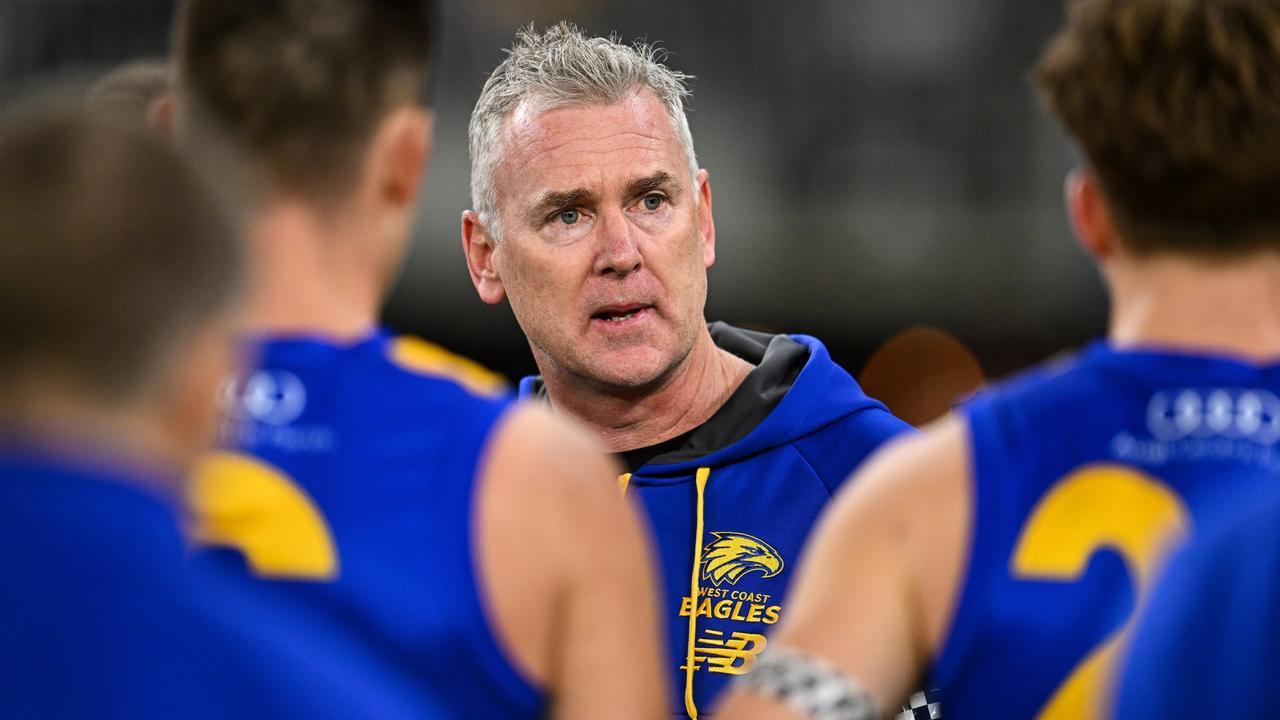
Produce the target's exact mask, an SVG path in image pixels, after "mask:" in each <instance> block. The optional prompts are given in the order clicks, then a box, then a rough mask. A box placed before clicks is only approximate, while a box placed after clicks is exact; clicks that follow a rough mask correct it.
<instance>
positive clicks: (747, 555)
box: [702, 532, 782, 587]
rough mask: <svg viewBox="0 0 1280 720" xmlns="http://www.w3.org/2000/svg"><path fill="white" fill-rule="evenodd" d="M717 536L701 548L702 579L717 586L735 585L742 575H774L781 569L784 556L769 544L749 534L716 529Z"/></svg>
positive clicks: (714, 533) (715, 534)
mask: <svg viewBox="0 0 1280 720" xmlns="http://www.w3.org/2000/svg"><path fill="white" fill-rule="evenodd" d="M711 534H712V535H714V536H715V537H716V539H715V540H714V541H713V542H711V543H709V544H707V546H706V547H704V548H702V579H703V580H710V581H711V583H712V584H713V585H715V586H717V587H719V586H720V584H721V583H723V582H726V581H728V583H729V584H730V585H736V584H737V583H738V580H740V579H742V576H743V575H746V574H747V573H752V572H758V573H763V574H764V577H767V578H771V577H773V576H774V575H777V574H778V573H780V572H782V556H781V555H779V554H778V551H777V550H774V549H773V547H772V546H770V545H769V543H767V542H765V541H763V540H761V539H760V538H757V537H752V536H750V535H747V534H746V533H736V532H713V533H711Z"/></svg>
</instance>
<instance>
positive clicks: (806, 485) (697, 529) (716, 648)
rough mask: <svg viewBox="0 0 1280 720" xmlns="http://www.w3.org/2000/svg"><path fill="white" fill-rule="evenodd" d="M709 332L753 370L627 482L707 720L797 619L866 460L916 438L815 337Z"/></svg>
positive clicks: (690, 688) (672, 634) (631, 461)
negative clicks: (828, 521)
mask: <svg viewBox="0 0 1280 720" xmlns="http://www.w3.org/2000/svg"><path fill="white" fill-rule="evenodd" d="M710 330H711V337H712V339H713V340H714V341H715V343H716V345H717V346H718V347H720V348H722V349H724V350H726V351H728V352H731V353H733V354H735V355H737V356H739V357H741V358H742V359H744V360H746V361H747V362H750V363H751V364H753V365H755V366H756V367H755V369H754V370H752V372H751V373H750V374H749V375H748V376H747V378H746V379H745V380H744V381H743V383H742V385H741V386H740V387H739V388H738V389H737V390H736V391H735V392H734V394H733V395H732V396H731V397H730V398H729V400H728V401H726V402H725V404H724V405H723V406H722V407H721V408H720V410H719V411H717V412H716V413H715V415H713V416H712V417H711V418H710V419H709V420H708V421H707V422H706V423H704V424H703V425H701V426H699V427H697V428H695V429H694V430H693V431H691V432H689V433H686V434H684V435H681V436H679V437H677V438H674V439H672V440H669V441H666V442H663V443H660V444H659V445H656V446H654V447H651V448H642V449H639V450H635V451H630V452H626V453H623V454H622V455H621V459H622V460H623V462H624V464H626V465H627V467H628V470H629V471H630V472H629V473H627V474H626V475H623V476H622V477H621V478H619V485H621V486H622V487H623V489H624V491H625V492H627V493H628V494H629V495H633V496H635V497H637V498H638V499H639V501H640V503H641V505H642V506H643V507H644V510H645V512H646V514H647V516H648V519H649V524H650V528H651V531H652V533H653V542H654V544H655V547H656V548H657V549H658V553H659V556H660V559H661V565H662V567H661V574H662V581H663V592H662V600H661V606H660V612H661V614H662V616H663V618H664V621H665V623H666V627H667V640H668V644H667V653H668V658H669V662H670V669H671V672H672V673H673V674H674V676H673V677H674V681H675V683H674V689H675V691H676V697H675V698H674V700H673V703H674V704H673V713H674V714H675V715H676V716H679V717H684V716H688V717H698V716H702V717H706V710H707V709H709V708H710V707H711V706H712V704H713V702H714V700H715V698H716V697H717V696H718V695H719V693H720V692H721V691H722V690H723V689H724V687H725V685H726V683H728V681H729V680H731V679H732V678H733V677H734V676H736V675H741V674H744V673H746V672H747V671H749V670H750V669H751V667H752V666H753V665H754V664H755V662H756V657H757V656H758V655H759V653H760V651H761V650H763V649H764V647H765V645H766V642H767V641H766V635H767V634H768V632H769V630H770V629H771V628H772V627H773V626H774V625H775V624H776V623H777V622H778V621H779V620H781V619H782V617H784V616H785V614H786V610H787V606H786V592H787V588H788V586H789V585H790V581H791V577H792V576H793V574H794V571H795V568H796V564H797V561H798V560H799V559H800V550H801V547H802V546H803V545H804V542H805V540H806V539H807V538H808V536H809V532H810V530H811V529H812V528H813V525H814V522H815V520H816V519H817V517H818V514H819V513H820V512H821V511H822V509H823V508H824V507H825V506H826V504H827V502H828V501H829V500H830V499H831V497H832V495H834V494H835V492H836V491H837V490H838V489H839V487H840V485H841V484H842V483H843V482H844V480H845V479H846V478H847V477H848V476H849V474H850V473H851V472H852V471H853V469H854V468H855V467H857V465H858V464H859V463H860V462H862V460H863V459H865V458H866V457H867V455H868V454H870V453H871V452H872V451H873V450H875V449H876V448H877V447H879V446H880V445H881V444H882V443H884V442H885V441H886V440H888V439H889V438H891V437H893V436H894V435H897V434H898V433H900V432H903V431H904V430H907V429H908V427H909V426H908V425H907V424H906V423H904V422H902V421H901V420H899V419H897V418H896V417H894V416H893V415H891V414H890V413H889V411H888V410H887V409H886V408H885V406H884V405H882V404H881V403H880V402H878V401H876V400H873V399H872V398H869V397H867V395H866V394H865V393H863V392H862V389H861V388H859V387H858V384H857V383H856V382H855V381H854V379H853V378H852V377H850V376H849V373H847V372H845V371H844V369H842V368H841V367H840V366H838V365H836V364H835V363H834V362H832V360H831V356H830V355H829V354H828V353H827V350H826V348H825V347H823V346H822V343H820V342H818V341H817V340H815V339H814V338H811V337H808V336H805V335H767V334H764V333H758V332H752V331H748V330H740V329H738V328H734V327H731V326H729V325H726V324H723V323H712V324H711V326H710ZM520 394H521V395H522V396H526V397H541V396H545V388H544V387H543V385H542V381H541V379H539V378H535V377H529V378H525V379H524V380H523V381H522V382H521V383H520ZM691 637H692V638H693V641H692V642H690V638H691Z"/></svg>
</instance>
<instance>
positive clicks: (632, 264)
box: [595, 208, 643, 276]
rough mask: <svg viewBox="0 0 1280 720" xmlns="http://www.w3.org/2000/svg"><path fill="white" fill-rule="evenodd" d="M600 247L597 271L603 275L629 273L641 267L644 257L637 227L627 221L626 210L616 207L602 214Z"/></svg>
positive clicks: (599, 226)
mask: <svg viewBox="0 0 1280 720" xmlns="http://www.w3.org/2000/svg"><path fill="white" fill-rule="evenodd" d="M597 228H598V232H599V237H598V238H597V243H598V244H599V249H598V250H597V252H596V263H595V271H596V272H597V273H600V274H602V275H608V274H616V275H619V276H622V275H628V274H630V273H633V272H635V271H636V270H639V269H640V266H641V265H642V264H643V258H642V257H641V255H640V247H639V245H637V244H636V238H635V236H634V232H635V228H633V227H632V226H631V223H629V222H627V218H626V212H625V211H624V210H622V209H621V208H616V209H613V210H611V211H608V212H602V213H601V214H600V220H599V224H598V225H597Z"/></svg>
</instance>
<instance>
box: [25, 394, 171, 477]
mask: <svg viewBox="0 0 1280 720" xmlns="http://www.w3.org/2000/svg"><path fill="white" fill-rule="evenodd" d="M3 404H4V406H5V407H6V411H5V413H3V414H0V433H3V434H6V435H10V436H12V438H13V439H16V440H18V441H21V442H30V443H32V444H33V445H34V446H35V447H37V448H40V449H43V450H45V451H48V452H51V453H55V454H58V455H65V456H69V457H84V458H91V459H111V460H116V461H122V462H125V463H136V464H138V468H139V470H142V471H144V472H140V473H139V474H138V475H137V476H136V477H133V478H131V480H135V481H137V482H138V483H141V484H142V485H143V486H147V485H151V484H153V483H158V484H157V485H156V486H155V487H152V488H151V489H153V490H158V491H161V492H165V493H167V492H169V491H171V490H173V487H172V486H167V485H163V484H164V483H169V482H171V481H173V482H176V479H177V478H179V477H181V473H182V470H183V469H184V468H186V466H187V465H188V463H189V462H190V460H191V456H192V452H193V451H192V448H191V447H189V443H187V442H185V439H183V438H180V437H179V435H180V434H181V433H176V432H173V430H172V428H171V427H166V423H165V421H164V419H163V418H161V417H159V416H158V414H157V412H156V411H155V410H154V409H152V408H148V407H146V406H142V405H139V406H128V405H110V406H107V405H99V404H97V403H94V402H90V401H86V400H83V399H80V398H76V397H74V396H71V395H66V394H59V393H58V392H46V391H35V392H30V391H26V390H24V391H23V392H22V393H18V394H11V395H6V396H5V397H4V403H3Z"/></svg>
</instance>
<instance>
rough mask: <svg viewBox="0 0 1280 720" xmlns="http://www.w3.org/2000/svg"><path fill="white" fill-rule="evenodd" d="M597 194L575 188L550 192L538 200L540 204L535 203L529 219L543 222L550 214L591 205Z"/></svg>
mask: <svg viewBox="0 0 1280 720" xmlns="http://www.w3.org/2000/svg"><path fill="white" fill-rule="evenodd" d="M595 199H596V196H595V193H593V192H591V191H590V190H587V189H585V188H575V189H573V190H548V191H546V192H545V193H543V194H542V197H540V198H538V202H536V203H534V205H533V207H532V208H530V209H529V219H530V220H532V221H536V222H541V221H542V219H543V217H544V216H545V215H547V214H548V213H551V212H553V211H555V210H560V209H563V208H570V207H574V206H577V205H590V204H592V203H594V202H595Z"/></svg>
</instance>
